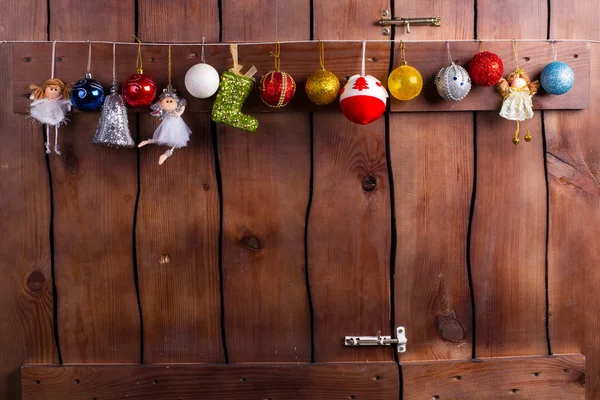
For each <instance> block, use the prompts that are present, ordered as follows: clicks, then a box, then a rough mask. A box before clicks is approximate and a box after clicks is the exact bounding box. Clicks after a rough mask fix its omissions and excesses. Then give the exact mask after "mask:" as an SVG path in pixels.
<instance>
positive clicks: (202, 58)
mask: <svg viewBox="0 0 600 400" xmlns="http://www.w3.org/2000/svg"><path fill="white" fill-rule="evenodd" d="M204 39H206V37H204V36H202V53H201V55H200V61H201V62H202V64H204V63H205V62H206V61H204ZM169 46H170V45H169Z"/></svg>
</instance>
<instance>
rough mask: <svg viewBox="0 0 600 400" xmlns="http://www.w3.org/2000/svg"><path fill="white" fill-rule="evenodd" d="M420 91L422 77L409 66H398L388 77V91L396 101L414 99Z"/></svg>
mask: <svg viewBox="0 0 600 400" xmlns="http://www.w3.org/2000/svg"><path fill="white" fill-rule="evenodd" d="M421 89H423V77H421V74H420V73H419V71H418V70H417V69H416V68H414V67H411V66H410V65H407V64H402V65H400V66H399V67H398V68H396V69H395V70H393V71H392V73H391V74H390V76H389V77H388V90H389V91H390V93H391V94H392V96H394V97H395V98H397V99H398V100H411V99H414V98H415V97H417V96H418V95H419V93H421Z"/></svg>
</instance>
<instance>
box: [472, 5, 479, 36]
mask: <svg viewBox="0 0 600 400" xmlns="http://www.w3.org/2000/svg"><path fill="white" fill-rule="evenodd" d="M478 12H479V11H478V10H477V0H473V38H474V39H475V40H477V39H479V33H478V32H477V18H478V15H477V14H478Z"/></svg>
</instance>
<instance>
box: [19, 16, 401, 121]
mask: <svg viewBox="0 0 600 400" xmlns="http://www.w3.org/2000/svg"><path fill="white" fill-rule="evenodd" d="M182 28H185V27H184V26H182ZM188 28H189V27H188ZM164 29H167V28H164ZM186 29H187V28H186ZM198 29H205V28H202V27H198ZM146 36H149V37H150V38H156V39H157V41H158V40H159V39H160V40H163V39H165V38H166V37H167V36H164V35H162V36H160V37H158V36H150V34H149V33H148V34H147V35H146ZM194 38H196V37H195V36H194ZM127 39H129V38H127ZM201 40H202V39H201V35H199V38H196V41H198V42H201ZM209 40H210V36H209V37H207V42H208V41H209ZM257 40H258V39H257ZM14 46H15V47H14V48H15V54H14V55H13V65H14V70H15V74H14V75H13V90H14V94H13V101H14V105H13V107H14V110H15V112H27V111H28V110H29V103H30V100H29V99H28V97H29V92H28V91H27V86H28V85H29V84H30V83H32V82H43V81H44V80H46V79H48V77H49V76H50V67H51V64H50V58H51V55H52V45H51V44H50V43H21V44H15V45H14ZM201 49H202V47H201V46H199V45H180V46H171V60H172V62H171V65H172V85H173V86H174V87H175V88H177V90H178V91H179V93H180V94H181V95H182V96H184V97H185V98H186V99H187V100H188V106H187V107H186V112H191V113H194V112H210V111H211V110H212V103H213V101H214V97H211V98H210V99H196V98H194V97H192V96H190V95H189V94H188V93H187V91H186V89H185V85H184V79H185V73H186V72H187V70H188V69H189V68H190V67H191V66H192V65H194V64H197V63H199V62H200V54H201ZM274 50H275V45H271V44H254V45H242V44H240V45H239V46H238V53H239V63H240V64H241V65H243V66H244V69H243V72H246V71H247V70H248V69H249V68H250V67H251V66H253V65H254V66H256V68H257V69H258V73H257V75H256V78H257V79H258V80H260V77H261V76H263V75H264V74H266V73H267V72H269V71H272V70H273V69H274V66H273V58H272V57H271V56H270V53H271V52H272V51H274ZM87 52H88V44H87V43H57V48H56V58H57V62H56V65H57V73H58V69H59V66H60V76H59V75H57V77H59V78H61V79H63V80H64V81H65V82H75V81H77V80H78V79H81V78H82V77H83V76H84V75H85V72H86V71H85V70H86V66H87ZM389 53H390V49H389V44H387V43H369V44H368V45H367V53H366V56H367V59H368V60H369V61H368V62H367V72H368V73H369V74H370V75H373V76H375V77H376V78H377V79H379V80H381V81H382V82H385V80H386V77H387V72H388V63H387V60H388V59H389ZM136 56H137V47H136V46H134V45H125V44H119V45H117V51H116V76H117V80H118V81H119V82H123V81H124V80H125V79H127V77H128V76H130V75H131V74H133V73H135V61H136ZM361 56H362V44H361V43H358V42H351V43H326V44H325V58H326V61H325V62H326V64H325V65H326V67H327V70H329V71H331V72H333V73H335V74H336V75H337V76H338V78H339V79H340V80H342V81H345V80H346V77H348V76H351V75H354V74H356V73H358V72H359V71H360V67H361ZM142 57H143V70H144V73H145V74H147V75H149V76H151V77H152V78H153V79H154V80H155V82H156V84H157V86H158V87H164V86H166V85H167V82H168V72H167V71H168V46H151V45H147V46H146V45H145V46H142ZM205 60H206V62H207V63H208V64H210V65H212V66H213V67H214V68H216V69H217V71H219V73H221V72H223V71H226V70H228V69H229V68H231V67H232V60H231V53H230V50H229V44H219V45H215V46H205ZM319 68H320V66H319V47H318V43H317V42H314V43H294V44H291V43H290V44H287V43H283V44H281V70H282V71H286V72H288V73H289V74H290V75H291V76H292V77H293V78H294V79H295V81H296V84H297V90H296V96H295V97H294V99H293V100H292V101H291V102H290V104H288V105H287V106H286V107H285V108H283V109H274V108H272V107H268V106H266V105H265V104H264V103H263V102H262V101H261V100H260V97H259V95H258V91H257V90H254V91H253V92H252V93H251V95H250V98H249V99H248V100H247V102H246V104H245V105H244V110H248V112H287V111H310V110H315V111H316V110H338V105H337V103H334V104H332V105H330V106H328V107H319V106H316V105H314V104H312V103H311V102H310V101H309V100H308V98H307V97H306V93H305V91H304V83H305V81H306V79H307V78H308V76H309V75H310V74H311V73H313V72H314V71H317V70H319ZM91 72H92V76H93V77H94V79H97V80H98V81H99V82H101V83H102V84H103V85H104V86H105V87H108V86H109V85H110V82H111V81H112V44H103V43H95V44H93V45H92V66H91ZM132 111H134V112H147V111H148V109H147V108H146V109H135V110H132Z"/></svg>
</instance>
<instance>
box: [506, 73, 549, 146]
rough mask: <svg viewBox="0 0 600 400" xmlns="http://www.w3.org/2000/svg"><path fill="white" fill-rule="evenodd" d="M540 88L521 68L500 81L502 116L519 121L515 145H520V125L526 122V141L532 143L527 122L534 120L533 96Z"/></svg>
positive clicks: (514, 139)
mask: <svg viewBox="0 0 600 400" xmlns="http://www.w3.org/2000/svg"><path fill="white" fill-rule="evenodd" d="M539 86H540V84H539V82H538V81H535V82H532V81H531V79H530V78H529V76H528V75H527V74H526V73H525V71H523V70H522V69H519V68H517V70H516V71H515V72H512V73H510V74H509V75H508V77H507V78H506V79H504V78H502V79H500V81H499V82H498V83H497V84H496V89H498V91H499V92H500V94H502V97H503V98H504V101H503V103H502V109H501V110H500V116H502V117H504V118H506V119H509V120H512V121H517V130H516V131H515V137H514V138H513V140H512V142H513V143H514V144H519V123H520V122H521V121H525V129H526V130H527V135H525V141H527V142H530V141H531V132H529V128H528V127H527V120H528V119H530V118H533V95H534V94H536V93H537V90H538V88H539Z"/></svg>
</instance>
